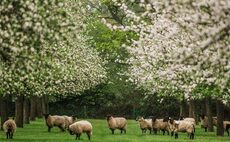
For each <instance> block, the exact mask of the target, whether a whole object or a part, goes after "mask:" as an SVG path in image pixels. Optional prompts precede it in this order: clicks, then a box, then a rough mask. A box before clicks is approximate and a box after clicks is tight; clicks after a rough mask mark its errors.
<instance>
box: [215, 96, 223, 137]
mask: <svg viewBox="0 0 230 142" xmlns="http://www.w3.org/2000/svg"><path fill="white" fill-rule="evenodd" d="M216 113H217V131H216V135H217V136H224V125H223V121H224V104H223V103H222V101H221V100H217V102H216Z"/></svg>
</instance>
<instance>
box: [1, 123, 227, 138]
mask: <svg viewBox="0 0 230 142" xmlns="http://www.w3.org/2000/svg"><path fill="white" fill-rule="evenodd" d="M89 121H90V122H91V123H92V125H93V136H92V139H91V142H153V141H155V142H170V141H177V142H188V141H193V142H230V136H227V135H226V133H225V136H224V137H216V136H215V133H205V132H203V129H200V126H197V128H196V133H195V139H194V140H189V139H188V137H187V134H185V133H179V139H177V140H175V139H174V137H170V136H168V135H165V136H163V135H162V134H157V135H149V134H144V135H142V134H141V131H140V129H139V125H138V124H137V122H136V121H134V120H129V121H128V129H127V134H126V135H124V134H123V135H121V134H120V132H119V131H118V130H116V131H115V134H114V135H112V134H111V132H110V130H109V129H108V128H107V123H106V120H96V119H90V120H89ZM8 141H15V142H74V141H77V140H75V136H72V135H70V134H69V133H67V132H60V130H59V129H58V128H53V129H52V130H51V132H50V133H48V132H47V127H46V125H45V123H44V121H43V120H42V119H39V120H37V121H35V122H31V124H29V125H25V127H24V128H18V129H17V132H16V134H15V136H14V139H13V140H6V138H5V134H4V133H3V132H2V131H1V132H0V142H8ZM78 141H79V140H78ZM80 141H88V139H87V136H86V135H85V134H83V135H82V136H81V140H80Z"/></svg>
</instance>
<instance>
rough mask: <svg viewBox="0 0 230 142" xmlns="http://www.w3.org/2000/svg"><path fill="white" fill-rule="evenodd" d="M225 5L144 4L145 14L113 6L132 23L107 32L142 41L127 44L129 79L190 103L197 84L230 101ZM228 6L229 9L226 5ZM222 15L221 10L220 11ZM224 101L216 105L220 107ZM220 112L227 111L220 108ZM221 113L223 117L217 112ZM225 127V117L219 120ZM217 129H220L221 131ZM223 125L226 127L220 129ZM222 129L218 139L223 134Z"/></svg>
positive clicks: (125, 6) (123, 5)
mask: <svg viewBox="0 0 230 142" xmlns="http://www.w3.org/2000/svg"><path fill="white" fill-rule="evenodd" d="M227 3H228V2H227V0H221V1H193V2H191V1H178V0H172V1H167V0H165V1H140V2H139V6H140V7H142V9H143V10H144V11H143V12H142V13H141V14H140V13H137V12H136V11H134V10H132V8H130V7H129V6H128V4H127V3H126V2H125V1H117V0H115V1H113V4H114V5H116V6H119V8H120V10H121V11H122V12H123V13H124V14H125V15H126V19H128V20H127V21H129V24H126V25H116V26H111V23H110V22H109V21H108V20H107V21H106V19H104V20H103V21H104V22H105V24H107V25H108V26H109V27H111V28H114V27H116V29H120V30H125V31H130V30H131V31H134V32H136V33H138V36H139V39H138V40H133V44H131V45H128V46H127V45H126V47H127V49H128V50H129V52H130V54H131V55H132V56H131V58H130V59H129V60H128V62H129V63H130V64H131V68H130V70H129V72H128V74H129V75H130V77H131V80H133V82H135V83H137V84H138V86H140V87H144V88H145V89H146V90H148V91H150V92H161V93H159V94H161V95H163V96H168V95H174V96H177V97H178V96H179V97H181V96H180V93H179V94H178V93H176V92H178V91H176V90H180V91H179V92H182V94H183V96H184V97H185V98H186V99H189V100H193V99H195V98H201V97H202V96H205V95H204V94H202V93H200V94H194V93H192V92H193V90H194V89H195V88H196V87H197V85H199V84H208V85H212V84H213V85H214V86H217V88H218V89H219V92H218V93H212V94H211V95H212V96H213V97H215V98H218V99H220V98H221V99H222V100H224V102H226V101H227V100H229V95H226V94H229V91H228V90H229V89H227V88H229V87H230V86H229V73H230V70H229V68H228V66H229V58H230V56H229V54H230V52H229V51H230V46H229V42H230V40H229V29H230V28H229V26H230V24H229V16H228V13H226V11H228V9H229V5H228V4H227ZM227 5H228V6H227ZM220 10H221V11H220ZM218 104H220V102H219V101H218V103H217V106H218V107H219V106H221V105H218ZM218 110H219V111H222V110H223V109H218ZM218 114H221V115H222V113H221V112H219V113H218ZM218 117H219V119H218V122H219V124H220V125H221V124H222V118H221V117H223V116H220V115H218ZM220 125H219V126H218V128H217V129H221V128H222V127H220ZM222 125H223V124H222ZM220 132H222V131H219V130H218V133H217V135H222V133H220Z"/></svg>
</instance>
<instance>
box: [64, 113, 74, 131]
mask: <svg viewBox="0 0 230 142" xmlns="http://www.w3.org/2000/svg"><path fill="white" fill-rule="evenodd" d="M63 117H64V118H65V128H66V129H68V128H69V125H71V124H73V123H74V121H75V120H76V118H75V117H74V116H66V115H64V116H63Z"/></svg>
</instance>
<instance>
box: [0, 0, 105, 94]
mask: <svg viewBox="0 0 230 142" xmlns="http://www.w3.org/2000/svg"><path fill="white" fill-rule="evenodd" d="M17 3H19V4H20V5H19V6H21V7H23V6H24V5H23V4H22V3H20V2H17ZM27 3H28V7H31V6H33V7H34V8H35V11H33V12H34V14H35V15H38V16H40V18H41V19H39V20H41V21H38V22H41V23H42V24H41V25H44V26H45V27H47V29H45V27H44V30H47V31H45V33H42V32H37V31H36V32H35V33H32V34H33V35H34V36H35V37H34V36H29V35H27V34H28V33H27V31H24V32H25V33H23V34H25V38H26V39H28V40H29V41H28V45H27V44H25V45H24V41H22V43H17V42H18V40H12V42H13V43H12V44H14V47H13V46H10V45H9V46H6V47H7V48H9V49H10V50H13V49H14V48H18V49H22V50H19V51H18V52H11V51H9V52H8V50H5V49H4V50H3V53H4V55H5V53H6V54H9V56H10V57H12V58H13V60H11V61H10V63H8V61H4V60H1V71H2V74H1V79H2V83H1V87H0V88H1V89H0V90H1V94H4V95H6V94H25V95H44V94H48V95H54V94H62V95H68V94H76V93H79V92H81V91H83V90H85V89H88V88H90V87H92V86H94V85H96V84H98V83H100V82H102V81H103V79H104V78H105V70H104V68H103V64H104V63H103V61H102V60H101V58H100V57H99V56H98V54H97V52H96V51H95V50H94V49H92V48H91V47H90V46H89V45H88V44H87V39H88V37H86V36H84V35H83V34H82V26H83V25H84V23H83V20H84V17H83V16H84V15H83V14H84V12H85V11H81V10H79V9H76V8H75V7H77V6H81V2H80V1H68V2H67V1H66V2H64V1H63V3H61V5H60V4H59V3H55V2H51V1H50V2H49V1H44V2H40V1H27ZM9 5H11V3H10V2H8V3H7V2H5V5H3V6H2V8H4V7H7V8H8V6H9ZM26 5H27V4H26ZM26 5H25V6H26ZM16 6H18V5H16ZM58 6H60V7H58ZM46 7H47V10H43V8H46ZM23 8H24V7H23ZM25 9H26V10H27V9H28V8H27V7H25ZM49 9H51V10H52V9H55V11H57V12H56V13H55V11H54V12H53V11H52V13H50V11H49ZM32 10H33V9H32ZM39 10H43V11H42V12H40V11H39ZM13 12H15V11H13ZM10 14H12V16H16V17H17V16H18V15H17V14H19V15H20V14H22V13H21V12H20V11H19V12H15V13H6V16H7V15H10ZM24 14H25V15H26V14H28V15H31V14H30V9H29V11H25V13H24ZM39 14H40V15H39ZM52 14H55V15H52ZM63 15H64V17H63ZM42 16H45V18H42ZM60 17H61V18H60ZM34 18H35V19H34ZM46 18H47V19H46ZM55 18H56V19H55ZM59 18H60V19H59ZM52 19H55V22H54V21H52ZM20 20H21V19H20V18H19V19H15V20H13V21H12V22H10V23H9V24H8V25H9V26H11V27H9V28H12V29H14V25H15V23H14V22H16V23H17V22H19V23H20V22H21V21H20ZM26 20H28V22H34V21H36V16H32V18H31V17H28V18H26ZM2 21H4V19H3V20H2ZM63 21H65V22H63ZM66 21H67V22H66ZM50 22H51V23H50ZM30 26H32V27H34V26H33V25H30ZM16 27H17V28H18V29H15V30H19V31H20V29H21V28H23V25H20V24H19V25H17V26H16ZM56 27H57V28H58V29H57V28H56ZM1 28H2V29H4V30H5V28H4V27H1ZM62 29H63V30H64V31H63V30H62ZM10 30H11V29H6V32H10ZM59 33H61V35H60V34H59ZM43 34H45V36H48V37H50V38H51V37H52V38H54V39H56V40H55V42H52V39H49V38H45V37H44V38H42V37H43V36H44V35H43ZM49 34H50V35H49ZM36 36H38V37H40V36H41V39H40V38H36ZM14 37H15V36H14ZM59 37H64V38H59ZM3 41H4V42H6V41H7V40H3ZM4 42H3V43H4ZM34 42H36V45H37V43H39V44H38V45H37V46H38V47H39V50H35V49H34V48H36V46H35V44H34ZM25 43H27V42H25ZM4 44H7V42H6V43H4ZM21 46H22V47H21ZM19 54H20V55H23V56H18V55H19Z"/></svg>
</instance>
